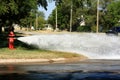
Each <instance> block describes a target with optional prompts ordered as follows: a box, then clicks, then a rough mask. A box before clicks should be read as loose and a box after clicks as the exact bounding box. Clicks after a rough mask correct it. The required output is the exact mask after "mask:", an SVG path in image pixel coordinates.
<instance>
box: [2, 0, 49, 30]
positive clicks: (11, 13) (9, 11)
mask: <svg viewBox="0 0 120 80" xmlns="http://www.w3.org/2000/svg"><path fill="white" fill-rule="evenodd" d="M38 6H42V7H44V8H45V9H46V10H47V8H46V7H47V0H0V29H1V27H2V26H6V25H7V26H8V25H9V26H11V25H12V24H13V23H19V21H20V19H23V18H25V17H26V16H29V15H30V12H31V11H32V10H34V11H37V8H38ZM0 32H1V30H0Z"/></svg>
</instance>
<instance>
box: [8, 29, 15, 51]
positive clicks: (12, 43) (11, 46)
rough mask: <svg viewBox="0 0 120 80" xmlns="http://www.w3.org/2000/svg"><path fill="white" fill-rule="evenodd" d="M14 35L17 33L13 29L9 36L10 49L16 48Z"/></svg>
mask: <svg viewBox="0 0 120 80" xmlns="http://www.w3.org/2000/svg"><path fill="white" fill-rule="evenodd" d="M14 36H15V34H14V33H13V32H12V31H10V33H9V38H8V40H9V49H14V40H15V38H14Z"/></svg>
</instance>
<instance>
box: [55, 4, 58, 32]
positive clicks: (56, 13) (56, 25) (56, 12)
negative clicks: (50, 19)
mask: <svg viewBox="0 0 120 80" xmlns="http://www.w3.org/2000/svg"><path fill="white" fill-rule="evenodd" d="M57 24H58V23H57V6H56V28H55V30H56V31H57V29H58V25H57Z"/></svg>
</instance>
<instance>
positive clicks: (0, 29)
mask: <svg viewBox="0 0 120 80" xmlns="http://www.w3.org/2000/svg"><path fill="white" fill-rule="evenodd" d="M1 33H2V26H0V34H1Z"/></svg>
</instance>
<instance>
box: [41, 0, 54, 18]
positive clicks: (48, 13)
mask: <svg viewBox="0 0 120 80" xmlns="http://www.w3.org/2000/svg"><path fill="white" fill-rule="evenodd" d="M53 9H55V2H48V7H47V11H46V10H45V9H44V8H43V7H40V8H39V11H43V12H44V13H45V20H47V19H48V16H49V15H50V14H51V13H52V10H53Z"/></svg>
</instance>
